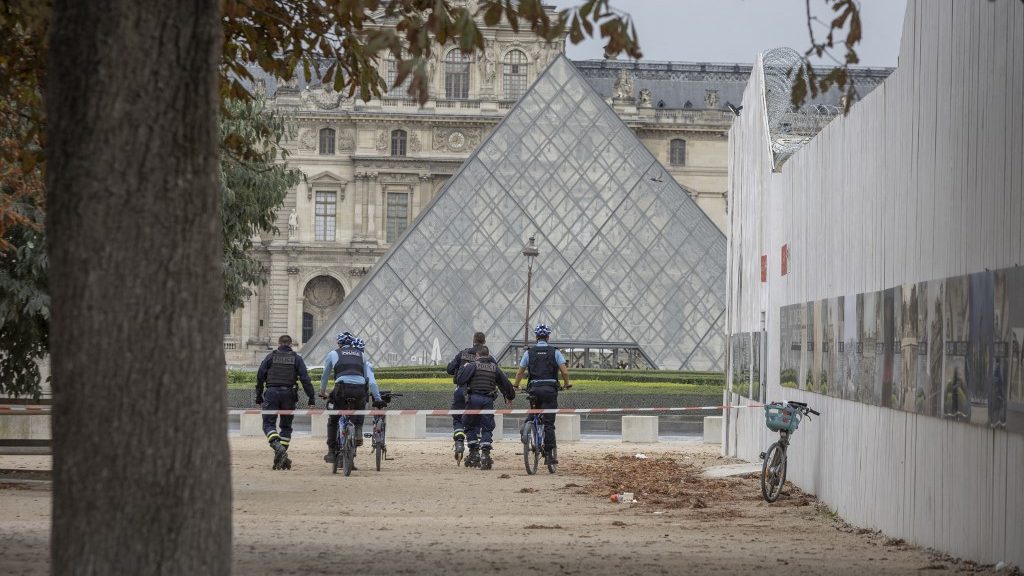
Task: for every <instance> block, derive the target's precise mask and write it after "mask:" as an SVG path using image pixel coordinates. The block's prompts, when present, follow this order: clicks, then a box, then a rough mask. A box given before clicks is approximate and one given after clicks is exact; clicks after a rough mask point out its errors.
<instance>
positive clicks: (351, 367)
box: [320, 332, 387, 462]
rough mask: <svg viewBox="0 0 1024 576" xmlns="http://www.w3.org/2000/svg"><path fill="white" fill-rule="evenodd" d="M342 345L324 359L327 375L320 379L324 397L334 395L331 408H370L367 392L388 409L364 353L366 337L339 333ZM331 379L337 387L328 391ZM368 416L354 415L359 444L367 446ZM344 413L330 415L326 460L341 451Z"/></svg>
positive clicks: (331, 397) (375, 405) (374, 403)
mask: <svg viewBox="0 0 1024 576" xmlns="http://www.w3.org/2000/svg"><path fill="white" fill-rule="evenodd" d="M337 340H338V348H337V349H335V350H332V351H331V352H330V353H329V354H328V355H327V358H326V359H324V374H323V376H322V377H321V378H320V397H321V398H328V397H329V398H330V402H329V404H328V408H329V409H335V408H337V409H353V410H362V409H364V408H366V400H367V392H369V394H370V395H372V396H373V407H374V408H386V407H387V404H385V403H384V402H383V401H381V398H380V389H379V388H378V387H377V380H376V379H375V378H374V377H373V365H372V364H371V363H370V361H369V360H367V359H366V357H365V355H364V354H363V352H364V351H365V350H366V344H365V343H364V342H363V340H362V338H356V337H354V336H353V335H352V334H350V333H349V332H342V333H341V334H338V338H337ZM328 381H331V382H334V388H333V389H332V390H331V392H330V394H329V395H328V393H327V383H328ZM364 419H365V416H352V417H351V420H352V424H353V425H354V426H355V429H356V446H362V445H363V421H364ZM339 420H341V416H328V417H327V454H326V455H324V461H325V462H333V461H334V457H335V455H336V454H337V452H338V421H339Z"/></svg>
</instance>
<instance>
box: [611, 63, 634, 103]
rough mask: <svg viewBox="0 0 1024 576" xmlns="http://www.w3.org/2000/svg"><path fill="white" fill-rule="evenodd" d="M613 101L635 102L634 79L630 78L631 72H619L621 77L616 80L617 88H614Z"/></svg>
mask: <svg viewBox="0 0 1024 576" xmlns="http://www.w3.org/2000/svg"><path fill="white" fill-rule="evenodd" d="M612 99H613V100H619V101H623V100H628V101H632V100H633V79H632V78H630V77H629V72H626V71H625V70H619V75H618V77H616V78H615V86H614V87H613V88H612Z"/></svg>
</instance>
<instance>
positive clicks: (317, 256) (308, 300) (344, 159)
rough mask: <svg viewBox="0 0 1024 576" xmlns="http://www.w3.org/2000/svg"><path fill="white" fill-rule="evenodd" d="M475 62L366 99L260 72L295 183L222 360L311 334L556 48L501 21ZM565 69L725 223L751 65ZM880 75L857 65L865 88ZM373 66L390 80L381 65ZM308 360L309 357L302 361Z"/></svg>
mask: <svg viewBox="0 0 1024 576" xmlns="http://www.w3.org/2000/svg"><path fill="white" fill-rule="evenodd" d="M483 33H484V37H485V42H486V46H487V49H486V51H485V52H484V54H483V55H481V56H479V57H467V56H463V55H462V54H461V53H460V52H459V51H458V49H454V48H447V49H445V50H443V51H438V52H436V56H435V59H434V60H433V61H432V62H431V63H430V66H429V70H430V72H431V76H432V83H431V99H430V100H428V101H427V102H426V103H425V104H424V105H422V106H420V105H418V104H415V103H413V102H412V101H411V100H409V99H408V98H407V96H406V94H405V90H404V88H402V87H399V88H397V89H393V90H391V91H389V93H388V94H387V95H385V96H384V97H382V98H379V99H373V100H371V101H370V102H363V101H362V100H359V99H351V98H346V97H345V96H344V95H343V94H340V93H338V92H335V91H333V90H330V89H329V88H328V87H324V86H321V85H319V84H317V83H315V82H314V83H313V84H311V85H305V84H304V83H303V82H302V81H301V80H299V81H294V82H292V83H281V84H278V83H276V82H275V81H274V79H272V78H265V79H263V80H261V81H260V82H259V84H258V86H257V90H258V91H263V92H264V94H265V96H266V98H267V102H268V105H269V107H271V108H272V109H275V110H276V111H278V112H280V113H282V114H285V115H287V117H288V118H289V120H290V122H289V124H290V126H291V131H290V132H291V134H290V136H289V138H288V140H287V141H286V142H285V147H286V148H287V150H288V151H289V153H290V156H289V158H288V162H289V165H291V166H293V167H296V168H298V169H300V170H302V172H303V173H304V174H305V176H306V181H305V182H303V183H300V184H299V185H298V186H297V187H296V188H295V189H294V190H291V191H290V192H289V193H288V195H287V197H286V199H285V201H284V205H283V206H282V207H281V208H280V210H279V212H278V221H277V227H278V229H279V230H280V233H279V234H278V235H267V236H264V237H263V238H262V242H261V243H260V245H259V247H258V248H257V254H258V257H259V258H260V259H261V260H262V261H263V263H264V265H265V266H266V267H267V268H268V269H269V271H270V274H269V279H268V283H267V284H266V285H264V286H259V287H257V289H256V294H255V295H254V296H253V297H252V298H251V299H250V300H249V302H248V303H247V304H246V306H245V307H244V308H242V309H240V310H238V311H236V312H235V313H233V314H230V315H226V317H225V321H224V349H225V356H226V359H227V362H228V363H229V364H234V365H251V364H253V363H254V362H257V361H258V359H259V358H261V357H262V356H263V355H264V354H265V351H266V349H267V348H268V347H269V346H270V345H271V344H272V343H274V342H276V338H277V336H278V335H280V334H290V335H291V336H292V337H293V339H295V340H296V341H298V342H304V341H306V340H308V339H309V338H310V337H311V336H312V334H313V333H314V332H316V330H317V329H319V328H320V326H321V324H322V322H323V321H324V320H325V319H326V318H327V317H328V316H329V314H330V313H331V311H333V310H334V309H335V308H336V307H337V306H338V305H340V304H341V302H342V301H343V300H344V298H345V297H346V296H347V295H348V294H351V292H352V291H353V290H354V289H355V287H356V286H357V285H358V284H359V282H360V280H361V279H362V277H363V276H364V275H365V274H366V273H367V272H368V271H369V269H370V268H371V267H372V266H373V265H374V263H375V262H376V261H377V260H378V258H380V257H381V256H382V255H383V254H384V253H385V252H386V251H387V250H388V248H390V246H391V245H392V243H394V242H395V241H397V240H398V238H399V237H400V236H401V235H402V232H403V231H404V230H405V229H406V228H407V227H408V226H409V224H410V223H411V222H412V221H413V220H414V219H415V218H416V216H417V215H418V214H419V213H420V211H421V210H423V208H424V207H425V206H426V205H427V204H428V203H429V202H430V200H431V199H432V198H433V197H434V196H435V195H436V194H437V192H438V191H439V190H440V189H441V187H442V186H443V185H444V183H445V182H446V181H447V180H448V178H449V177H450V176H451V175H452V174H454V173H455V171H456V170H457V169H458V168H459V166H460V165H461V164H462V162H463V161H464V160H465V159H466V158H467V157H469V156H470V155H471V154H472V153H473V151H474V149H475V148H476V147H477V145H479V143H480V142H481V141H482V140H483V139H485V138H486V136H487V135H488V134H489V133H490V132H491V130H493V129H494V127H495V126H496V125H497V124H498V123H499V122H500V121H501V119H502V118H503V116H504V114H505V113H506V112H507V111H508V110H509V109H511V108H512V106H513V104H514V103H515V102H516V100H517V99H518V98H519V97H521V96H522V95H523V94H524V93H525V92H526V90H527V89H528V87H529V86H530V84H531V83H532V82H533V81H534V80H535V79H536V78H537V76H538V74H539V73H540V72H542V71H543V70H544V68H545V67H546V66H547V65H548V63H549V62H550V61H551V60H552V59H553V58H554V57H555V56H556V55H557V54H559V53H562V52H564V43H555V44H547V43H544V42H543V41H541V40H539V39H537V38H535V37H534V36H533V35H532V34H531V33H530V32H528V31H522V32H520V33H518V34H517V33H515V32H514V31H512V29H511V28H510V27H507V26H498V27H494V28H485V29H484V30H483ZM574 64H575V65H576V67H577V68H578V69H579V70H580V71H581V72H582V73H583V74H584V76H585V77H586V78H587V80H588V81H589V82H590V83H591V85H592V86H594V88H595V89H596V90H597V91H598V93H599V94H601V95H602V96H603V97H604V98H605V100H606V102H607V103H608V104H609V105H610V106H612V108H613V109H614V110H615V112H616V113H617V114H618V115H619V116H620V118H622V119H623V120H624V121H625V122H626V124H627V125H629V126H630V127H631V128H633V129H634V130H635V131H636V133H637V135H638V136H639V138H640V139H641V141H642V142H643V143H644V144H645V145H646V146H647V147H648V149H649V150H650V151H651V152H652V153H653V154H654V155H655V157H657V158H658V159H659V160H660V161H661V162H662V164H664V166H665V167H666V168H667V169H668V171H669V173H670V174H671V175H672V176H673V177H674V178H675V179H676V181H677V182H679V184H680V185H681V186H682V187H683V189H684V190H685V191H686V192H687V193H689V194H690V195H691V197H693V198H694V199H695V200H696V201H697V203H698V205H699V206H700V207H701V208H702V209H703V210H704V211H705V212H706V213H707V214H708V215H709V216H710V218H711V219H712V221H714V222H715V224H716V225H717V226H718V227H719V228H720V229H722V230H723V231H724V230H725V226H726V221H727V210H728V198H727V193H726V192H727V186H728V183H727V162H728V142H727V140H728V131H729V128H730V126H731V124H732V119H733V118H734V113H733V112H732V111H731V110H730V109H729V105H730V104H733V103H739V102H740V101H741V100H742V96H743V90H744V87H745V86H746V81H747V78H748V77H749V75H750V70H751V66H750V65H739V64H699V63H698V64H693V63H676V62H661V63H652V62H623V61H601V60H598V61H578V62H574ZM887 73H888V71H887V70H879V71H870V70H867V71H864V72H863V73H862V75H863V76H864V78H865V79H866V85H870V86H868V89H869V88H870V87H873V85H874V84H877V83H878V82H880V81H881V79H882V78H884V77H885V75H886V74H887ZM382 74H383V75H385V76H386V77H387V78H388V79H393V78H394V66H393V64H392V63H389V62H384V63H382ZM310 361H311V362H312V363H313V364H315V363H316V362H318V361H319V359H311V360H310Z"/></svg>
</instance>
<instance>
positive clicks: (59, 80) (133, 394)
mask: <svg viewBox="0 0 1024 576" xmlns="http://www.w3.org/2000/svg"><path fill="white" fill-rule="evenodd" d="M219 18H220V16H219V8H218V2H217V1H216V0H193V1H185V0H181V1H174V0H172V1H161V2H139V1H137V0H56V1H55V2H54V13H53V26H52V35H51V41H50V52H49V63H48V69H49V84H48V87H47V93H46V110H47V116H48V122H49V125H48V129H47V134H48V142H47V162H48V163H47V186H46V188H47V199H48V202H49V214H48V221H47V234H48V236H49V242H50V244H49V251H50V259H51V268H50V278H51V281H50V286H51V289H52V319H53V320H52V330H51V342H52V347H51V358H52V369H53V380H52V382H53V392H54V417H53V456H54V458H53V478H54V487H53V538H52V562H53V565H52V571H53V573H55V574H72V573H74V574H228V573H229V572H230V568H231V482H230V466H229V453H228V445H227V433H226V425H227V419H226V417H225V406H226V401H225V394H226V387H225V386H224V358H223V356H224V355H223V350H222V346H221V322H222V318H223V312H222V299H223V294H222V291H223V287H222V281H221V267H220V263H221V252H222V247H221V231H220V225H221V223H220V222H221V221H220V189H219V185H218V180H217V162H218V160H217V158H218V151H217V131H216V128H217V126H216V121H217V109H218V85H217V65H218V62H219V57H220V51H221V24H220V19H219Z"/></svg>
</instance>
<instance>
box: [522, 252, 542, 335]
mask: <svg viewBox="0 0 1024 576" xmlns="http://www.w3.org/2000/svg"><path fill="white" fill-rule="evenodd" d="M533 242H534V237H533V236H532V235H531V236H530V243H529V244H527V245H526V246H524V247H523V256H526V324H525V325H523V349H524V350H525V349H526V348H529V347H530V288H531V285H532V284H533V259H534V258H536V257H537V256H538V255H539V254H540V250H537V246H536V245H535V244H534V243H533Z"/></svg>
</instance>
